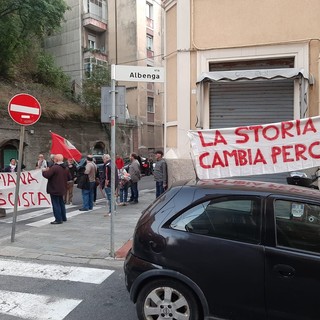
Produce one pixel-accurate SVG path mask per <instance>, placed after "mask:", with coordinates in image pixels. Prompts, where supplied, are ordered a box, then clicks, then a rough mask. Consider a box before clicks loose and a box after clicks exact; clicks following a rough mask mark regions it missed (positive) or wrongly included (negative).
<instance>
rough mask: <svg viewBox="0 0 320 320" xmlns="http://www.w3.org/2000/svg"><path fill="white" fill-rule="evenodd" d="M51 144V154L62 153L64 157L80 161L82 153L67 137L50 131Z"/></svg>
mask: <svg viewBox="0 0 320 320" xmlns="http://www.w3.org/2000/svg"><path fill="white" fill-rule="evenodd" d="M51 138H52V145H51V150H50V152H51V154H62V155H63V156H64V157H65V158H67V159H68V158H72V159H74V160H76V161H80V159H81V157H82V155H81V152H80V151H79V150H77V149H76V147H75V146H74V145H73V144H72V143H71V142H70V141H69V140H67V139H65V138H63V137H61V136H59V135H57V134H55V133H53V132H51Z"/></svg>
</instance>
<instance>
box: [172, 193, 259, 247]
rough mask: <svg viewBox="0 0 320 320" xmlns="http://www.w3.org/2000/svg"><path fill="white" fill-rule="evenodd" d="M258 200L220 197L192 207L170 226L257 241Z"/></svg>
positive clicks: (244, 240) (182, 229) (229, 237)
mask: <svg viewBox="0 0 320 320" xmlns="http://www.w3.org/2000/svg"><path fill="white" fill-rule="evenodd" d="M260 208H261V200H260V199H259V198H256V197H252V198H248V197H246V198H241V197H232V198H221V199H216V200H212V201H206V202H203V203H200V204H198V205H196V206H195V207H192V208H191V209H189V210H187V211H186V212H184V213H182V214H181V215H180V216H179V217H177V218H176V219H175V220H174V221H172V223H171V224H170V227H171V228H173V229H177V230H181V231H186V232H190V233H196V234H201V235H205V236H210V237H219V238H224V239H230V240H237V241H243V242H248V243H259V241H260V221H261V209H260Z"/></svg>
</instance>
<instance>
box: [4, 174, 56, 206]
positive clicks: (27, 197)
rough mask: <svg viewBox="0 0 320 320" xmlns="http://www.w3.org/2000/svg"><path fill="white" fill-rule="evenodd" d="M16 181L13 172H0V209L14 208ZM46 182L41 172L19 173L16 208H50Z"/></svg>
mask: <svg viewBox="0 0 320 320" xmlns="http://www.w3.org/2000/svg"><path fill="white" fill-rule="evenodd" d="M16 179H17V174H16V173H15V172H0V208H13V207H14V200H15V189H16ZM47 181H48V180H47V179H45V178H44V177H43V176H42V171H41V170H31V171H23V172H21V175H20V187H19V197H18V208H24V209H27V208H32V207H50V206H51V200H50V195H49V194H47V192H46V187H47Z"/></svg>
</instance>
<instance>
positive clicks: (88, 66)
mask: <svg viewBox="0 0 320 320" xmlns="http://www.w3.org/2000/svg"><path fill="white" fill-rule="evenodd" d="M99 67H102V68H107V67H108V63H107V62H106V61H103V60H99V59H96V58H94V57H90V58H86V59H84V70H85V74H86V77H87V78H90V77H91V74H92V72H93V71H94V70H96V69H97V68H99Z"/></svg>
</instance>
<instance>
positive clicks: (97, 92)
mask: <svg viewBox="0 0 320 320" xmlns="http://www.w3.org/2000/svg"><path fill="white" fill-rule="evenodd" d="M86 76H87V78H86V79H85V80H83V84H82V89H83V93H82V95H83V101H84V103H85V105H86V106H87V107H89V108H91V109H92V111H95V110H96V111H98V112H99V113H100V106H101V87H102V86H109V85H110V83H111V71H110V66H97V65H96V66H94V67H93V70H92V71H91V72H90V73H89V72H88V73H87V74H86ZM99 116H100V114H99Z"/></svg>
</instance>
